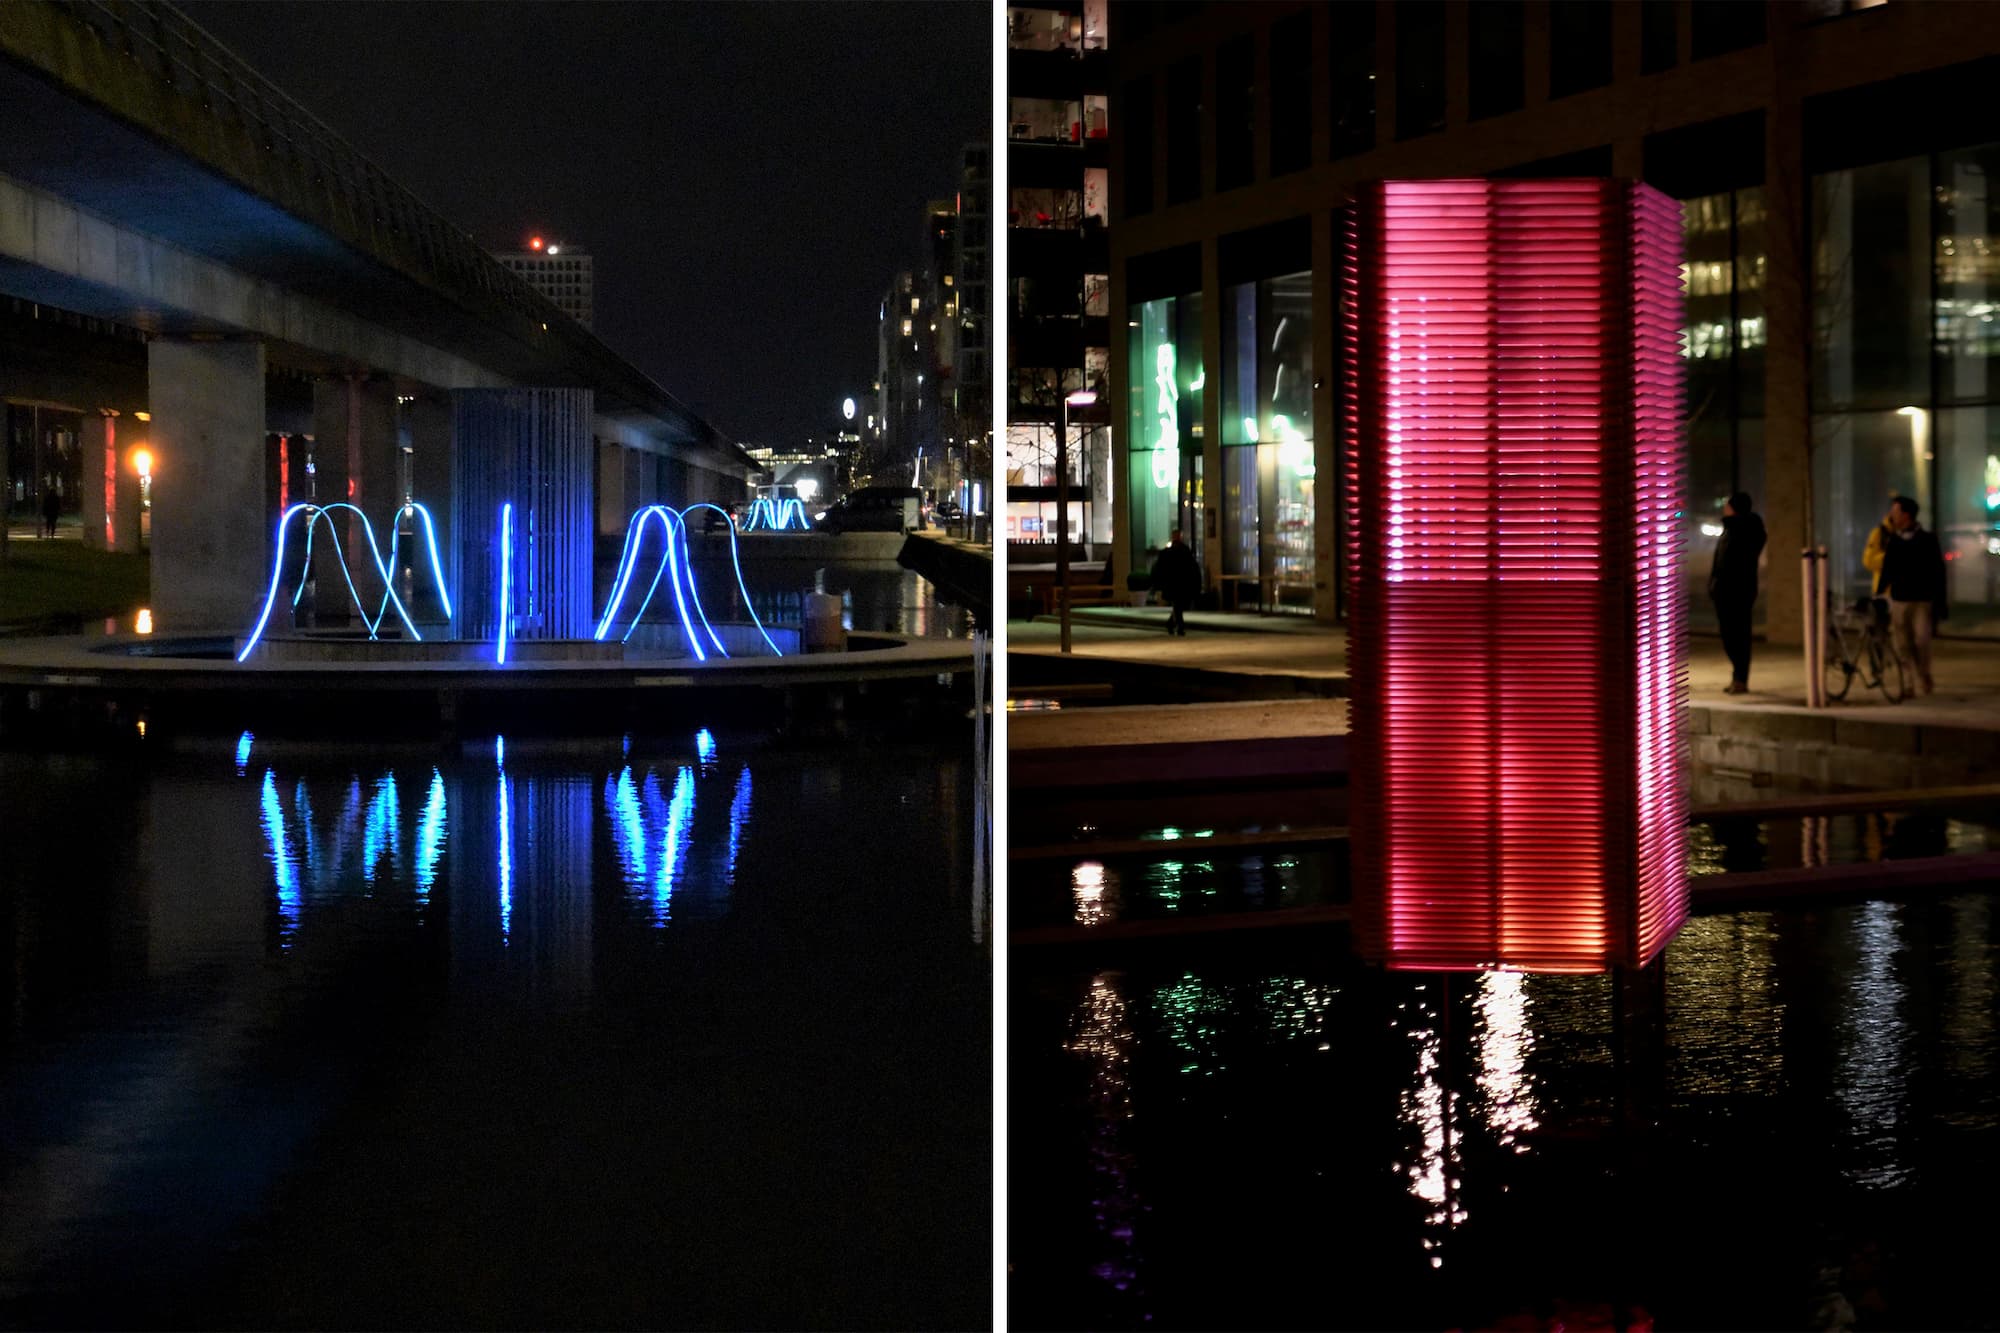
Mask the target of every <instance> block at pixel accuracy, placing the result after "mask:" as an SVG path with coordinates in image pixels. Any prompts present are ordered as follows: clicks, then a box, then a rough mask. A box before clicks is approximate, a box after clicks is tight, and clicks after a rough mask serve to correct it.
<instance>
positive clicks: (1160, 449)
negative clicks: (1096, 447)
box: [1125, 292, 1207, 570]
mask: <svg viewBox="0 0 2000 1333" xmlns="http://www.w3.org/2000/svg"><path fill="white" fill-rule="evenodd" d="M1129 328H1130V336H1129V338H1128V339H1127V343H1128V348H1129V352H1128V355H1129V360H1130V365H1129V366H1128V368H1127V369H1128V373H1129V374H1130V377H1131V378H1130V379H1129V380H1128V381H1127V382H1128V384H1129V385H1130V386H1131V388H1130V392H1129V393H1128V394H1127V401H1128V404H1129V411H1130V414H1131V422H1130V425H1129V427H1128V429H1127V430H1126V433H1125V439H1126V441H1127V444H1128V447H1129V448H1130V451H1131V456H1130V457H1128V458H1127V459H1126V460H1125V461H1126V469H1125V476H1126V488H1127V490H1126V500H1127V503H1128V505H1129V506H1130V524H1129V527H1128V529H1127V531H1128V533H1129V536H1130V541H1131V558H1132V567H1133V568H1134V569H1137V570H1146V569H1150V568H1151V567H1152V561H1153V557H1154V556H1156V555H1158V554H1159V552H1160V550H1161V549H1162V548H1163V547H1165V546H1166V544H1167V542H1168V540H1169V537H1170V535H1171V534H1172V532H1173V530H1174V529H1175V528H1179V529H1181V530H1182V531H1183V532H1184V533H1185V534H1186V536H1187V540H1188V542H1189V543H1190V544H1191V545H1192V546H1193V547H1194V548H1195V554H1196V556H1197V557H1199V558H1201V559H1203V560H1204V562H1205V561H1206V560H1207V554H1206V553H1205V552H1204V550H1203V549H1202V548H1203V545H1204V542H1203V537H1202V529H1201V522H1200V516H1201V508H1202V459H1201V447H1202V435H1203V430H1204V428H1203V426H1202V394H1203V392H1204V391H1205V390H1206V388H1207V376H1206V375H1204V374H1203V370H1202V361H1201V294H1200V293H1199V292H1193V293H1189V294H1187V295H1184V296H1166V297H1161V298H1159V299H1157V300H1152V301H1142V302H1140V303H1139V304H1137V305H1134V306H1132V307H1131V308H1130V316H1129Z"/></svg>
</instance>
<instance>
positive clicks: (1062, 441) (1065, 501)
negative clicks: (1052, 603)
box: [1056, 389, 1097, 653]
mask: <svg viewBox="0 0 2000 1333" xmlns="http://www.w3.org/2000/svg"><path fill="white" fill-rule="evenodd" d="M1096 401H1097V394H1096V392H1095V391H1094V390H1091V389H1079V390H1077V391H1076V392H1075V393H1073V394H1070V395H1069V396H1068V397H1066V398H1064V399H1063V400H1062V411H1061V413H1060V414H1059V415H1058V417H1057V419H1056V420H1057V424H1056V597H1057V599H1058V602H1059V606H1058V609H1057V612H1056V623H1057V624H1058V625H1059V626H1060V627H1061V632H1062V651H1063V652H1065V653H1066V652H1068V651H1069V410H1070V409H1071V408H1072V407H1088V406H1090V405H1091V404H1092V403H1094V402H1096Z"/></svg>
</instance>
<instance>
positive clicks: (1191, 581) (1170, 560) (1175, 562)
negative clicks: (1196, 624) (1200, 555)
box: [1152, 528, 1201, 638]
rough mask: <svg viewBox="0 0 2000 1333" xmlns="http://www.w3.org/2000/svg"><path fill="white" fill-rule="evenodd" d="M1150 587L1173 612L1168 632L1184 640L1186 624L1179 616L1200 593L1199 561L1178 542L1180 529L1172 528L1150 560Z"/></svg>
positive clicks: (1179, 540)
mask: <svg viewBox="0 0 2000 1333" xmlns="http://www.w3.org/2000/svg"><path fill="white" fill-rule="evenodd" d="M1152 584H1153V588H1154V590H1155V591H1156V592H1158V593H1159V594H1160V596H1161V597H1162V598H1163V599H1165V601H1166V603H1167V605H1168V606H1171V607H1172V608H1173V609H1174V611H1173V614H1172V615H1170V616H1168V617H1167V633H1169V634H1178V635H1180V636H1181V637H1182V638H1186V637H1187V621H1186V620H1184V619H1182V617H1183V616H1185V615H1186V614H1187V609H1188V607H1190V606H1192V605H1193V604H1194V599H1195V596H1196V594H1198V593H1199V592H1200V591H1201V562H1200V561H1198V560H1196V559H1195V558H1194V552H1193V551H1192V550H1190V549H1188V544H1187V543H1186V542H1184V541H1182V540H1181V530H1180V529H1179V528H1175V529H1174V531H1173V535H1172V536H1171V537H1169V538H1168V540H1167V544H1166V547H1165V549H1163V550H1162V551H1161V552H1160V554H1159V555H1158V556H1157V557H1155V558H1154V560H1153V577H1152Z"/></svg>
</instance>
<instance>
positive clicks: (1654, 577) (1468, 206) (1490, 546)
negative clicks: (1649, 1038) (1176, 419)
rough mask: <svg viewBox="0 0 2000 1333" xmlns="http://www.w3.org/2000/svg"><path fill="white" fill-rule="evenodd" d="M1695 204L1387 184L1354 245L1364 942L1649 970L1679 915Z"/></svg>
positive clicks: (1601, 188) (1354, 600)
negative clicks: (1685, 248) (1683, 219)
mask: <svg viewBox="0 0 2000 1333" xmlns="http://www.w3.org/2000/svg"><path fill="white" fill-rule="evenodd" d="M1679 265H1680V216H1679V209H1678V207H1677V206H1676V205H1675V204H1674V203H1673V202H1672V201H1671V200H1668V199H1667V198H1665V197H1664V196H1662V195H1660V194H1659V193H1657V192H1655V191H1653V190H1651V189H1649V188H1647V187H1645V186H1640V185H1635V184H1630V183H1626V182H1619V181H1605V180H1504V181H1479V180H1467V181H1423V182H1389V183H1385V184H1379V185H1375V186H1372V187H1369V188H1367V189H1365V190H1363V191H1362V192H1361V194H1360V196H1359V198H1358V200H1357V202H1356V204H1355V207H1354V208H1353V210H1352V211H1351V213H1350V215H1349V218H1348V222H1347V228H1346V264H1345V270H1344V284H1345V294H1346V298H1347V300H1346V303H1345V310H1344V319H1345V321H1346V323H1347V324H1348V329H1347V333H1348V337H1347V339H1346V342H1347V345H1348V347H1349V348H1350V352H1349V356H1348V362H1347V365H1346V376H1347V394H1346V399H1347V417H1348V420H1347V427H1348V431H1347V433H1348V439H1349V441H1350V447H1349V451H1348V457H1347V460H1346V462H1347V504H1348V511H1347V568H1348V574H1349V596H1350V614H1349V626H1350V635H1351V640H1350V654H1349V658H1350V671H1351V673H1352V679H1353V742H1354V744H1353V754H1354V764H1353V783H1354V799H1353V821H1352V822H1353V825H1354V828H1353V838H1354V842H1353V851H1354V871H1355V888H1354V899H1355V930H1356V939H1357V943H1358V944H1359V946H1360V948H1361V950H1362V952H1363V953H1364V954H1365V955H1367V956H1368V957H1370V958H1374V959H1378V960H1381V961H1383V962H1385V963H1387V964H1388V965H1389V966H1390V967H1393V968H1411V969H1473V968H1490V967H1504V968H1516V969H1525V970H1533V971H1551V972H1586V971H1599V970H1603V969H1605V968H1607V967H1611V966H1614V965H1637V964H1641V963H1644V962H1647V961H1649V960H1650V959H1652V958H1653V957H1654V956H1655V955H1657V954H1658V953H1659V951H1660V950H1661V949H1663V948H1665V947H1666V944H1667V942H1668V941H1669V940H1671V939H1672V938H1673V935H1674V932H1675V931H1677V930H1678V929H1679V927H1680V924H1681V922H1682V921H1683V920H1684V919H1685V917H1686V914H1687V887H1686V881H1685V861H1686V852H1685V847H1684V840H1685V829H1686V821H1687V798H1686V795H1685V792H1684V790H1683V788H1682V785H1681V776H1680V767H1681V763H1680V761H1681V741H1680V738H1679V732H1678V729H1677V728H1678V722H1679V713H1680V708H1681V704H1682V702H1683V697H1684V693H1685V688H1686V684H1685V667H1684V663H1683V656H1682V651H1683V650H1682V643H1683V639H1684V615H1685V612H1684V610H1683V606H1682V602H1681V595H1680V591H1679V574H1680V562H1681V540H1680V526H1679V522H1678V514H1679V512H1680V510H1681V507H1682V491H1683V485H1682V457H1683V454H1682V447H1681V430H1682V428H1681V419H1680V410H1681V363H1680V355H1679V323H1680V321H1679V310H1680V299H1681V297H1680V272H1679Z"/></svg>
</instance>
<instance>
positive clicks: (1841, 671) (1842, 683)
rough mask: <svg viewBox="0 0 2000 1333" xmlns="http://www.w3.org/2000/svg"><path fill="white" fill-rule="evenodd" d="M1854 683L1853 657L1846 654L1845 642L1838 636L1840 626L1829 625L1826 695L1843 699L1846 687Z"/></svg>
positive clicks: (1845, 695)
mask: <svg viewBox="0 0 2000 1333" xmlns="http://www.w3.org/2000/svg"><path fill="white" fill-rule="evenodd" d="M1853 683H1854V659H1853V658H1851V657H1849V656H1848V655H1847V644H1846V642H1845V641H1844V640H1842V638H1841V637H1840V626H1838V625H1829V626H1827V629H1826V697H1827V698H1829V699H1845V698H1846V697H1847V687H1848V686H1850V685H1852V684H1853Z"/></svg>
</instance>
